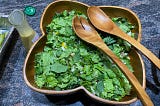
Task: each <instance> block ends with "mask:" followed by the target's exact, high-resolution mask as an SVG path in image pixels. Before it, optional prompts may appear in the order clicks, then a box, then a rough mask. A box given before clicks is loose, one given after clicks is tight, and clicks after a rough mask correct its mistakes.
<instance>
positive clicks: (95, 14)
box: [87, 6, 160, 69]
mask: <svg viewBox="0 0 160 106" xmlns="http://www.w3.org/2000/svg"><path fill="white" fill-rule="evenodd" d="M87 14H88V17H89V19H90V21H91V23H92V24H93V25H94V26H95V27H96V28H97V29H99V30H102V31H104V32H107V33H109V34H112V35H115V36H118V37H120V38H121V39H124V40H126V41H127V42H129V43H130V44H131V45H133V46H134V47H135V48H137V49H138V50H139V51H141V52H142V53H143V54H144V55H145V56H146V57H147V58H148V59H149V60H151V61H152V62H153V63H154V64H155V65H156V66H157V67H158V68H159V69H160V59H158V58H157V57H156V56H155V55H154V54H153V53H152V52H151V51H149V50H148V49H147V48H145V47H144V46H143V45H142V44H141V43H139V42H138V41H136V40H135V39H134V38H132V37H130V36H128V35H127V34H126V33H125V32H123V31H122V30H121V29H120V28H119V27H118V26H117V25H116V24H115V23H114V22H113V21H112V20H111V19H110V18H109V17H108V16H107V15H106V14H105V13H104V12H103V11H102V10H101V9H100V8H99V7H96V6H91V7H89V8H88V10H87Z"/></svg>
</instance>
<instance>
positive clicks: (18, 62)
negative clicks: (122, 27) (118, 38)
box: [0, 0, 160, 106]
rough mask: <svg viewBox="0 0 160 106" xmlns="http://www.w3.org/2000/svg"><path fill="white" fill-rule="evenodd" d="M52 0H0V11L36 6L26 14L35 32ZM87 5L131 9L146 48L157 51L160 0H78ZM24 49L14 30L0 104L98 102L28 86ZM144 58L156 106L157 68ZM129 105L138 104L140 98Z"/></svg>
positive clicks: (2, 69)
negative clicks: (24, 75)
mask: <svg viewBox="0 0 160 106" xmlns="http://www.w3.org/2000/svg"><path fill="white" fill-rule="evenodd" d="M52 1H53V0H0V13H5V14H9V13H10V12H11V11H12V10H14V9H23V8H24V7H25V6H27V5H32V6H34V7H36V9H37V12H36V14H35V15H34V16H33V17H27V20H28V21H29V23H30V25H31V26H32V27H33V29H35V30H36V31H37V32H38V34H41V33H40V28H39V23H40V18H41V14H42V12H43V10H44V8H45V7H46V6H47V5H48V4H49V3H50V2H52ZM78 1H80V2H83V3H87V4H89V5H115V6H122V7H126V8H129V9H131V10H133V11H134V12H135V13H136V14H137V15H138V17H139V18H140V20H141V23H142V41H141V43H142V44H143V45H145V47H147V48H148V49H149V50H151V51H153V53H154V54H155V55H157V56H159V51H160V0H78ZM26 54H27V53H26V50H25V48H24V46H23V45H22V42H21V40H20V37H19V35H18V33H17V32H16V31H14V36H13V39H12V41H11V42H10V45H9V46H8V49H7V51H6V54H5V56H4V58H3V62H2V64H0V106H55V105H56V106H57V105H58V106H59V105H60V106H100V105H102V104H98V103H96V102H94V101H93V100H90V99H89V98H88V97H87V96H85V95H82V94H78V96H76V95H72V96H71V97H65V96H64V97H57V96H46V95H43V94H40V93H37V92H35V91H33V90H31V89H30V88H29V87H28V86H27V85H26V84H25V82H24V80H23V73H22V68H23V64H24V60H25V57H26ZM142 58H143V59H144V62H145V69H146V78H147V82H146V83H147V84H146V86H147V88H146V92H147V93H148V95H149V96H150V98H151V100H152V101H153V103H154V104H155V106H160V71H158V70H156V69H155V67H154V66H153V65H151V63H150V62H149V60H148V59H147V58H146V57H144V56H142ZM131 106H141V103H140V102H139V101H137V102H135V103H133V104H131Z"/></svg>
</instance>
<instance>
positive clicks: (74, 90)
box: [23, 0, 146, 104]
mask: <svg viewBox="0 0 160 106" xmlns="http://www.w3.org/2000/svg"><path fill="white" fill-rule="evenodd" d="M62 1H63V2H64V1H65V0H59V1H54V2H52V3H50V4H49V5H48V6H47V7H46V8H45V10H44V12H43V14H42V17H41V22H40V29H41V32H42V36H41V37H40V38H39V39H38V40H37V41H36V42H35V43H34V44H33V45H32V47H31V49H30V50H29V52H28V54H27V57H26V59H25V62H24V67H23V77H24V80H25V82H26V84H27V85H28V86H29V87H30V88H31V89H33V90H35V91H37V92H40V93H43V94H54V95H67V94H72V93H75V92H77V91H79V90H83V91H84V92H85V93H86V94H87V95H88V96H90V97H91V98H93V99H95V100H97V101H99V102H103V103H109V104H131V103H133V102H135V101H136V100H137V98H136V97H135V98H133V99H131V100H128V101H123V102H122V101H112V100H107V99H103V98H100V97H98V96H95V95H94V94H92V93H90V92H89V91H88V90H87V89H86V88H84V87H83V86H80V87H77V88H74V89H70V90H64V91H54V90H42V89H40V88H36V87H34V86H32V85H31V83H30V82H29V81H28V79H27V76H26V70H25V69H26V63H27V61H28V58H29V56H30V54H31V52H32V50H33V48H34V47H35V45H36V44H37V43H38V42H39V41H40V40H41V39H42V38H43V37H44V36H45V33H44V31H43V27H42V20H43V17H44V14H45V13H46V11H47V9H48V8H49V7H50V6H51V5H53V4H54V3H57V2H62ZM65 2H76V3H80V4H82V5H84V6H86V7H89V6H88V5H87V4H84V3H81V2H78V1H70V0H66V1H65ZM98 7H108V8H109V7H110V8H119V9H123V10H127V11H129V12H130V13H132V14H133V15H134V16H135V18H136V19H137V21H138V24H139V33H140V36H139V35H138V38H139V41H140V39H141V24H140V20H139V18H138V17H137V15H136V14H135V13H134V12H132V11H131V10H130V9H127V8H124V7H119V6H98ZM136 53H137V54H138V56H139V59H140V62H141V64H142V71H143V85H142V86H143V88H144V89H145V87H146V79H145V67H144V63H143V60H142V58H141V56H140V55H139V53H138V52H136Z"/></svg>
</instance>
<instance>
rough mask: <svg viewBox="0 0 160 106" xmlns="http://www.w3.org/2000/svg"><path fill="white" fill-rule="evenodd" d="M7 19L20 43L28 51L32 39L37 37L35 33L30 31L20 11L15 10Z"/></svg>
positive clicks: (30, 28)
mask: <svg viewBox="0 0 160 106" xmlns="http://www.w3.org/2000/svg"><path fill="white" fill-rule="evenodd" d="M8 19H9V22H10V23H11V24H12V25H13V26H14V27H15V28H16V29H17V31H18V32H19V34H20V37H21V40H22V43H23V45H24V47H25V48H26V50H27V51H28V50H29V49H30V48H31V46H32V44H33V42H34V37H35V36H37V33H36V32H35V31H34V30H33V29H32V27H30V25H29V24H28V22H27V20H26V17H25V15H24V13H23V12H22V11H21V10H17V9H16V10H14V11H12V12H11V14H10V15H9V17H8Z"/></svg>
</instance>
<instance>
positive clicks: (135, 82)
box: [100, 45, 153, 106]
mask: <svg viewBox="0 0 160 106" xmlns="http://www.w3.org/2000/svg"><path fill="white" fill-rule="evenodd" d="M100 49H101V50H102V51H104V52H105V53H106V54H107V55H108V56H109V57H111V59H112V60H113V61H114V62H115V63H116V64H117V66H118V67H119V68H120V69H121V71H122V72H123V73H124V74H125V76H126V77H127V78H128V80H129V81H130V82H131V84H132V85H133V87H134V88H135V89H136V92H137V94H138V97H139V98H140V99H141V101H142V103H143V105H144V106H153V103H152V101H151V99H150V98H149V96H148V95H147V93H146V92H145V90H144V89H143V87H142V86H141V85H140V83H139V81H138V80H137V78H136V77H135V76H134V74H133V73H132V72H131V71H130V70H129V69H128V67H127V66H126V65H125V64H124V63H122V61H121V60H120V59H119V58H118V57H117V56H116V55H115V54H114V53H113V52H112V51H111V50H110V49H108V47H106V45H103V46H102V45H101V47H100Z"/></svg>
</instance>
